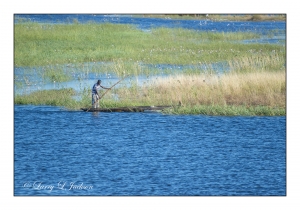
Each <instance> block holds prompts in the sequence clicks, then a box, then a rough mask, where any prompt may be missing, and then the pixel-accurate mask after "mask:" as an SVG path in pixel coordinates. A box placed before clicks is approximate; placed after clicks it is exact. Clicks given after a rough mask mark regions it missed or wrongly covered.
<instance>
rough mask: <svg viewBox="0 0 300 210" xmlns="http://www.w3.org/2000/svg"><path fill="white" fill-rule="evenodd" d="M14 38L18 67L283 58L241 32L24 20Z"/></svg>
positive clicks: (282, 51)
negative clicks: (269, 55)
mask: <svg viewBox="0 0 300 210" xmlns="http://www.w3.org/2000/svg"><path fill="white" fill-rule="evenodd" d="M14 36H15V37H14V45H15V53H14V62H15V66H16V67H18V66H27V67H34V66H47V65H57V64H68V63H77V64H80V63H84V62H96V61H109V62H112V61H114V60H119V59H121V60H123V61H126V62H133V63H134V62H143V63H148V64H157V63H168V64H197V63H199V62H210V63H211V62H217V61H229V60H231V59H233V58H235V57H240V56H248V55H251V54H252V53H253V52H265V53H266V52H267V53H270V52H272V51H276V52H278V53H279V56H283V57H285V47H284V46H280V45H269V44H243V43H241V42H239V41H241V40H245V39H254V38H258V37H259V35H258V34H255V33H243V32H237V33H214V32H196V31H194V30H186V29H181V28H179V29H166V28H155V29H152V30H151V32H149V33H146V32H143V31H140V30H138V29H136V28H134V27H133V26H131V25H118V24H95V23H89V24H39V23H31V22H26V23H18V24H15V30H14ZM251 50H252V51H251Z"/></svg>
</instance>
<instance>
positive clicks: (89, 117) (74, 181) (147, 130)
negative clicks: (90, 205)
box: [14, 105, 286, 196]
mask: <svg viewBox="0 0 300 210" xmlns="http://www.w3.org/2000/svg"><path fill="white" fill-rule="evenodd" d="M14 194H15V195H97V196H105V195H113V196H123V195H129V196H138V195H144V196H163V195H168V196H171V195H179V196H187V195H193V196H198V195H200V196H207V195H218V196H223V195H231V196H232V195H239V196H242V195H251V196H256V195H264V196H265V195H277V196H285V195H286V117H242V116H241V117H215V116H203V115H198V116H190V115H187V116H174V115H164V114H161V113H96V114H95V113H89V112H80V111H67V110H64V109H62V108H59V107H51V106H17V105H15V111H14Z"/></svg>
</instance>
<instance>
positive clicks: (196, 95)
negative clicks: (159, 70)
mask: <svg viewBox="0 0 300 210" xmlns="http://www.w3.org/2000/svg"><path fill="white" fill-rule="evenodd" d="M118 93H119V95H120V98H122V100H126V99H130V100H132V101H142V102H144V103H147V104H159V105H170V104H172V105H178V104H180V105H181V106H183V107H193V106H200V105H207V106H210V105H218V106H222V107H224V106H268V107H280V108H285V102H286V81H285V72H255V73H247V74H236V73H231V74H225V75H221V76H218V75H210V74H208V75H205V74H203V75H176V76H169V77H165V78H157V79H155V80H154V81H153V82H152V84H151V85H148V86H144V87H141V88H140V90H138V88H137V87H135V88H131V89H120V90H119V92H118Z"/></svg>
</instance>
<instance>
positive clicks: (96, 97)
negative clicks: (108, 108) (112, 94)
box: [92, 79, 110, 108]
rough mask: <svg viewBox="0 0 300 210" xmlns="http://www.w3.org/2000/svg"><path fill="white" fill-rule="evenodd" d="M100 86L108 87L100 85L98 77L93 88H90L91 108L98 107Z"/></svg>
mask: <svg viewBox="0 0 300 210" xmlns="http://www.w3.org/2000/svg"><path fill="white" fill-rule="evenodd" d="M100 88H103V89H110V88H106V87H103V86H102V85H101V80H100V79H99V80H98V81H97V83H95V84H94V86H93V89H92V106H93V108H99V100H100V96H99V93H98V91H99V90H100Z"/></svg>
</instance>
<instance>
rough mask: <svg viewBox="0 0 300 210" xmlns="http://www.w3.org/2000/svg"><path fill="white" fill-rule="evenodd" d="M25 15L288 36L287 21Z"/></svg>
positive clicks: (33, 18)
mask: <svg viewBox="0 0 300 210" xmlns="http://www.w3.org/2000/svg"><path fill="white" fill-rule="evenodd" d="M20 18H24V19H27V20H30V21H33V22H39V23H53V24H56V23H60V24H70V23H73V22H74V20H76V22H77V21H78V22H79V23H88V22H95V23H115V24H132V25H135V26H136V27H137V28H139V29H141V30H143V31H145V32H149V31H151V29H152V28H157V27H167V28H185V29H193V30H198V31H215V32H221V31H224V32H236V31H251V32H257V33H262V34H268V33H269V32H270V31H271V30H272V31H273V30H275V31H277V32H283V33H280V34H283V35H285V27H286V23H285V21H262V22H257V21H211V20H206V19H203V20H198V19H197V20H182V19H166V18H145V17H136V16H132V15H103V14H79V15H77V14H48V15H44V14H16V15H15V21H16V22H17V21H18V20H19V19H20Z"/></svg>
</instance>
